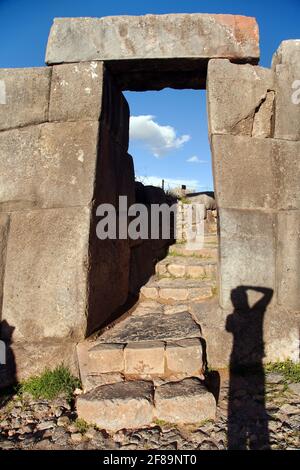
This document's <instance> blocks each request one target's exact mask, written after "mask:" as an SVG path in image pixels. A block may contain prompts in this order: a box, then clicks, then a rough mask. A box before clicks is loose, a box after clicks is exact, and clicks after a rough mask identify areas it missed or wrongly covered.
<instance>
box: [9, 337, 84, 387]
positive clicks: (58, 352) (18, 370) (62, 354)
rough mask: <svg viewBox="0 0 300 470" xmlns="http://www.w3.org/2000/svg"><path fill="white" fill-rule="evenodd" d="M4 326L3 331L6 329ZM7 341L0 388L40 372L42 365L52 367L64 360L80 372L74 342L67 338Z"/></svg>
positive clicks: (64, 362) (43, 368)
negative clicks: (5, 361)
mask: <svg viewBox="0 0 300 470" xmlns="http://www.w3.org/2000/svg"><path fill="white" fill-rule="evenodd" d="M7 331H8V330H7V329H5V331H4V332H3V333H4V335H5V333H7ZM4 340H5V342H6V345H7V349H6V357H7V363H6V365H5V366H0V388H2V387H7V386H10V385H14V384H16V383H17V382H21V381H22V380H26V379H29V378H30V377H33V376H37V375H40V374H42V373H43V372H44V371H45V369H51V370H53V369H55V367H57V366H60V365H61V364H64V365H65V366H66V367H67V368H68V369H69V370H70V371H71V372H72V374H73V375H75V376H77V377H78V375H79V371H78V365H77V358H76V351H75V344H74V342H73V341H72V340H67V339H65V338H64V339H56V338H55V339H54V338H53V339H44V340H41V341H38V340H36V341H17V342H12V344H11V342H10V340H8V338H7V337H5V336H4Z"/></svg>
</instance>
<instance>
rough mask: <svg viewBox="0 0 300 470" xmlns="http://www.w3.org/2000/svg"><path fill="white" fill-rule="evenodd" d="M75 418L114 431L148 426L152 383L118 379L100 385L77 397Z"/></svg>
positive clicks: (151, 408) (151, 403)
mask: <svg viewBox="0 0 300 470" xmlns="http://www.w3.org/2000/svg"><path fill="white" fill-rule="evenodd" d="M76 405H77V413H78V416H79V418H81V419H84V420H85V421H86V422H87V423H89V424H94V425H97V426H98V427H99V428H100V429H106V430H108V431H112V432H115V431H118V430H120V429H128V428H139V427H142V426H147V425H150V424H151V422H152V420H153V384H152V383H151V382H137V381H132V382H119V383H115V384H111V385H103V386H101V387H98V388H96V389H94V390H92V391H90V392H87V393H86V394H84V395H80V396H79V397H78V399H77V403H76Z"/></svg>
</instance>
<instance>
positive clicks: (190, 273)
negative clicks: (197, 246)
mask: <svg viewBox="0 0 300 470" xmlns="http://www.w3.org/2000/svg"><path fill="white" fill-rule="evenodd" d="M155 271H156V274H157V275H158V276H162V277H175V278H178V277H180V278H185V277H186V278H189V279H209V278H215V277H216V273H217V263H216V261H213V260H211V261H209V260H203V259H201V258H196V257H188V256H167V258H165V259H163V260H162V261H160V262H159V263H157V264H156V267H155Z"/></svg>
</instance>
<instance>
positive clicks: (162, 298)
mask: <svg viewBox="0 0 300 470" xmlns="http://www.w3.org/2000/svg"><path fill="white" fill-rule="evenodd" d="M140 292H141V298H142V299H150V300H157V301H159V302H169V303H175V302H178V301H180V302H198V301H201V300H205V299H208V298H210V297H212V296H213V293H214V285H213V283H212V282H211V281H210V282H205V281H203V280H201V281H199V280H190V279H184V278H183V279H178V278H177V279H168V278H162V279H157V278H155V277H153V278H151V279H150V281H149V282H148V283H147V284H146V285H145V286H143V287H142V288H141V291H140Z"/></svg>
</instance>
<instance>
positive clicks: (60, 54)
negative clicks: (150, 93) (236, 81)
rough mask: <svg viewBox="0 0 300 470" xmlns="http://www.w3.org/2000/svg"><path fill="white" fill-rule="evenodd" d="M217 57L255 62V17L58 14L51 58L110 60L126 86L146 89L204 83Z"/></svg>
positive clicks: (51, 38)
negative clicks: (99, 16) (210, 60)
mask: <svg viewBox="0 0 300 470" xmlns="http://www.w3.org/2000/svg"><path fill="white" fill-rule="evenodd" d="M178 31H180V32H181V34H180V35H178ZM108 38H109V39H108ZM213 57H221V58H228V59H232V60H238V61H243V62H254V63H256V62H257V61H258V58H259V45H258V27H257V24H256V21H255V19H254V18H249V17H243V16H232V15H208V14H192V15H189V14H170V15H146V16H131V17H130V16H118V17H105V18H56V19H55V20H54V23H53V26H52V28H51V32H50V36H49V40H48V46H47V53H46V62H47V63H48V64H52V63H61V62H80V61H91V60H104V61H110V68H111V70H112V71H113V72H114V73H115V74H116V75H117V76H118V79H119V81H120V84H121V86H122V88H123V89H133V90H134V89H138V90H142V89H149V87H150V88H152V89H160V88H163V87H164V86H175V87H178V88H184V87H190V86H192V87H194V88H199V87H203V88H204V87H205V75H206V64H207V61H208V59H210V58H213ZM145 59H147V60H145ZM170 72H172V73H170ZM141 73H142V80H141Z"/></svg>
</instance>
